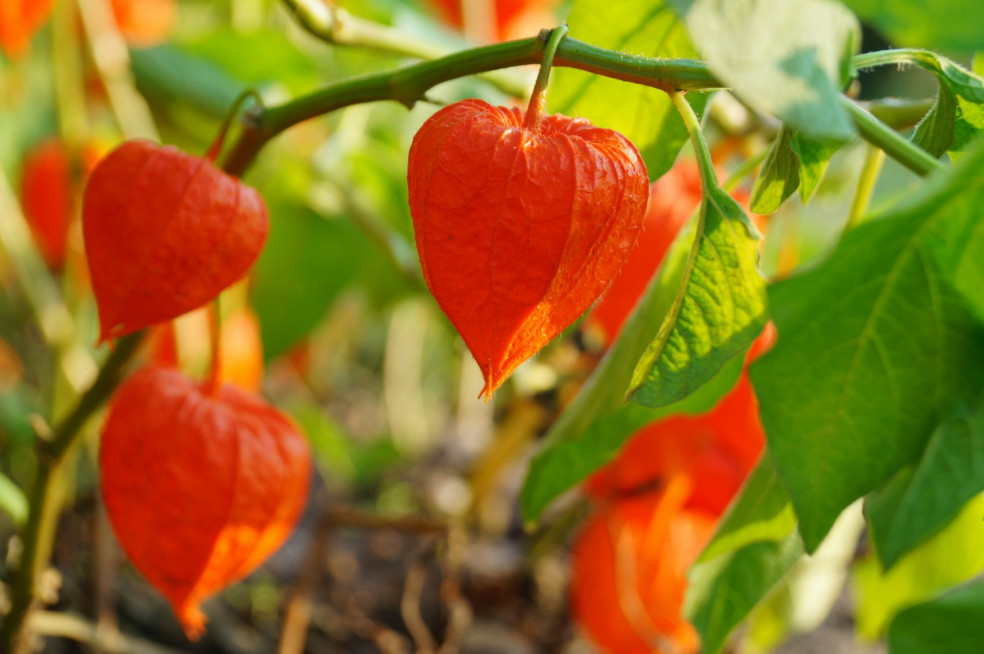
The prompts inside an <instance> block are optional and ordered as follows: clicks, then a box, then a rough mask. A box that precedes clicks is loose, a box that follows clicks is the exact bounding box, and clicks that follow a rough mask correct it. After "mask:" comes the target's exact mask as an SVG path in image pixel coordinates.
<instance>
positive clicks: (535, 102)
mask: <svg viewBox="0 0 984 654" xmlns="http://www.w3.org/2000/svg"><path fill="white" fill-rule="evenodd" d="M543 36H544V35H543V34H542V33H541V35H540V37H541V38H543ZM565 36H567V25H561V26H560V27H557V28H555V29H554V30H553V31H552V32H550V36H549V37H548V38H547V39H545V40H546V42H547V47H546V48H545V49H544V50H543V59H541V60H540V71H539V72H538V73H537V75H536V82H534V84H533V92H532V93H531V94H530V104H529V106H528V107H527V108H526V120H525V121H524V122H523V127H524V128H525V129H527V130H533V131H536V130H538V129H539V128H540V121H541V120H543V112H544V110H545V109H546V106H547V85H548V84H550V70H551V69H552V68H553V60H554V56H556V54H557V47H558V46H559V45H560V43H561V41H563V40H564V37H565Z"/></svg>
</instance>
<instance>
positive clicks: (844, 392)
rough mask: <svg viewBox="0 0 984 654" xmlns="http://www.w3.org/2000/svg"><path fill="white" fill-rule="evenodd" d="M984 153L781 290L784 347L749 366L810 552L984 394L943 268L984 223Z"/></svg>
mask: <svg viewBox="0 0 984 654" xmlns="http://www.w3.org/2000/svg"><path fill="white" fill-rule="evenodd" d="M982 163H984V147H977V148H975V149H974V150H973V152H971V153H968V154H967V155H966V156H965V157H964V158H962V160H961V161H960V162H958V164H957V165H956V166H954V167H953V168H952V169H951V170H949V171H948V172H947V173H946V174H942V175H940V176H938V177H936V178H934V180H932V181H931V182H929V183H927V184H926V185H924V187H923V188H922V189H920V191H919V192H918V193H916V194H913V195H911V196H909V197H907V198H905V199H903V200H902V201H901V202H900V203H899V204H898V205H897V206H895V207H894V208H892V209H890V210H888V211H887V212H885V213H884V214H883V215H880V216H878V217H877V218H873V219H869V220H868V222H866V223H865V224H862V225H861V226H860V227H858V228H856V229H854V230H852V231H851V232H849V233H848V234H847V235H846V236H845V238H844V239H843V240H842V241H841V243H840V246H839V247H838V248H837V250H836V251H835V252H834V253H833V255H831V257H830V258H829V259H827V260H826V261H824V262H822V263H821V264H820V265H818V266H816V267H815V268H813V269H812V270H810V271H808V272H806V273H803V274H801V275H798V276H796V277H793V278H791V279H789V280H786V281H783V282H780V283H777V284H775V285H774V286H772V287H771V288H770V292H769V303H770V311H771V313H772V317H773V320H774V321H775V323H776V327H777V329H778V333H779V340H778V343H777V344H776V346H775V347H774V348H773V349H772V350H771V351H770V352H769V353H768V354H766V355H765V356H764V357H762V359H760V360H759V361H758V362H756V363H755V364H754V365H753V366H752V368H751V375H752V381H753V383H754V385H755V389H756V392H757V395H758V398H759V402H760V408H761V416H762V421H763V424H764V426H765V429H766V433H767V436H768V441H769V448H770V450H771V452H772V454H773V456H774V459H775V462H776V466H777V468H778V470H779V474H780V477H781V478H782V480H783V484H784V485H785V487H786V489H787V490H788V491H789V494H790V497H791V499H792V501H793V505H794V507H795V509H796V513H797V516H798V517H799V525H800V532H801V534H802V535H803V539H804V542H805V545H806V547H807V550H808V551H812V550H813V549H814V548H815V547H816V546H817V545H818V544H819V543H820V541H821V539H822V538H823V536H824V535H825V534H826V533H827V531H828V529H829V528H830V526H831V525H832V524H833V522H834V520H835V519H836V518H837V516H838V515H839V514H840V512H841V510H842V509H844V508H845V507H846V506H848V505H849V504H850V503H851V502H853V501H854V500H855V499H857V498H858V497H861V496H862V495H864V494H865V493H867V492H869V491H870V490H872V489H873V488H875V487H876V486H877V485H878V484H880V483H882V482H883V481H885V480H886V479H888V478H889V477H890V476H891V475H892V474H894V473H895V471H896V470H898V469H899V468H900V467H901V466H903V465H905V464H906V463H908V462H910V461H912V460H913V459H914V458H915V457H916V456H918V455H919V453H920V452H921V451H922V450H923V448H924V446H925V444H926V442H927V440H928V439H929V437H930V435H931V434H932V431H933V429H934V428H935V427H936V424H937V423H938V421H939V420H940V418H941V417H942V416H943V415H945V413H946V412H948V411H950V410H952V409H953V407H955V406H956V405H957V404H958V403H959V402H961V401H964V400H966V399H969V398H970V397H974V396H975V395H976V393H977V391H978V389H979V388H980V386H981V383H982V381H984V380H982V372H984V368H982V367H981V366H973V365H968V364H967V362H968V361H978V360H982V359H984V330H982V327H981V325H980V323H979V322H978V321H976V320H975V319H974V318H973V316H971V315H970V314H969V312H968V311H967V309H966V308H965V305H964V303H963V301H962V299H961V298H960V296H959V295H958V294H957V293H955V292H954V291H953V290H952V289H951V287H950V286H949V285H948V284H947V282H946V279H945V278H944V277H943V275H941V274H940V272H939V270H938V269H937V268H936V266H934V265H933V258H934V253H935V250H937V249H938V248H939V247H940V245H939V242H940V240H941V239H940V236H941V235H945V234H948V233H952V232H954V231H955V232H961V231H964V229H965V227H966V225H968V224H976V223H977V222H979V207H980V206H981V204H982V203H984V174H981V169H982Z"/></svg>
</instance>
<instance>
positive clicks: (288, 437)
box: [99, 367, 311, 638]
mask: <svg viewBox="0 0 984 654" xmlns="http://www.w3.org/2000/svg"><path fill="white" fill-rule="evenodd" d="M310 456H311V455H310V451H309V448H308V445H307V441H306V440H305V439H304V437H303V436H302V435H301V434H300V433H299V432H298V431H297V429H296V428H295V427H294V426H293V425H292V424H291V422H290V421H289V420H287V418H285V417H284V416H283V415H282V414H281V413H279V412H278V411H277V410H275V409H274V408H273V407H271V406H269V405H268V404H266V403H265V402H264V401H263V400H261V399H260V398H258V397H256V396H255V395H252V394H250V393H246V392H244V391H241V390H239V389H238V388H236V387H234V386H231V385H228V384H226V385H223V386H221V387H217V388H212V389H209V388H204V387H203V386H201V385H199V384H196V383H195V382H193V381H192V380H191V379H189V378H188V377H186V376H185V375H184V374H183V373H181V372H180V371H178V370H172V369H166V368H157V367H150V368H144V369H142V370H140V371H138V372H136V373H134V374H133V375H131V376H130V377H129V378H127V379H126V380H125V381H124V382H123V383H122V384H121V385H120V387H119V388H118V389H117V391H116V394H115V395H114V397H113V399H112V402H111V404H110V407H109V413H108V415H107V417H106V423H105V425H104V427H103V432H102V446H101V450H100V461H99V462H100V469H101V472H102V481H101V484H102V494H103V501H104V502H105V504H106V509H107V512H108V514H109V519H110V522H111V523H112V525H113V530H114V531H115V532H116V536H117V538H118V539H119V541H120V544H121V545H122V546H123V549H124V551H126V554H127V556H128V557H129V558H130V561H132V562H133V565H134V566H135V567H136V568H137V569H138V570H140V572H141V573H142V574H143V575H144V576H145V577H146V578H147V580H148V581H149V582H150V583H151V584H153V585H154V587H156V588H157V589H158V590H159V591H160V592H161V593H162V594H163V595H164V596H165V597H166V598H167V599H168V601H169V602H170V603H171V606H172V607H173V608H174V611H175V613H176V614H177V616H178V619H179V620H180V621H181V625H182V626H183V628H184V630H185V632H186V633H187V634H188V636H189V637H190V638H197V637H198V636H199V635H200V634H201V632H202V631H203V629H204V625H205V616H204V614H203V613H202V611H201V609H200V608H199V604H200V603H201V602H202V601H203V600H204V599H206V598H207V597H208V596H210V595H212V594H214V593H216V592H218V591H219V590H221V589H223V588H225V587H226V586H228V585H229V584H231V583H232V582H234V581H236V580H237V579H239V578H241V577H243V576H245V575H246V574H248V573H249V572H250V571H252V570H253V569H254V568H256V567H257V566H258V565H259V564H260V563H262V562H263V561H264V560H265V559H266V558H267V557H268V556H269V555H270V554H272V553H273V552H274V551H275V550H276V549H277V548H279V547H280V545H281V544H282V543H283V542H284V540H285V539H286V538H287V536H288V535H289V534H290V532H291V531H292V529H293V527H294V524H295V522H296V521H297V518H298V516H299V515H300V513H301V510H302V509H303V507H304V504H305V503H306V501H307V495H308V487H309V483H310V477H311V458H310Z"/></svg>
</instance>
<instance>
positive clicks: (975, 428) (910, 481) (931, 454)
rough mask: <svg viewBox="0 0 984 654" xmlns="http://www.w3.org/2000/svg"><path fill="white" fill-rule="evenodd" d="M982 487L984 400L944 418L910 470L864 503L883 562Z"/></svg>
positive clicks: (935, 527) (912, 543) (938, 526)
mask: <svg viewBox="0 0 984 654" xmlns="http://www.w3.org/2000/svg"><path fill="white" fill-rule="evenodd" d="M981 491H984V402H981V401H980V400H979V401H978V402H977V403H976V405H975V406H974V407H973V408H972V409H970V410H966V411H961V412H960V413H959V414H957V415H956V416H954V417H953V418H951V419H949V420H947V421H945V422H943V423H941V424H940V426H939V427H938V428H937V429H936V431H935V432H934V433H933V437H932V438H931V439H930V441H929V444H928V445H927V446H926V451H925V452H924V453H923V456H922V458H921V459H920V461H919V463H918V464H917V466H916V467H915V469H914V470H910V469H904V470H903V471H902V472H900V473H899V474H898V475H896V478H893V479H892V481H891V482H890V483H889V484H887V485H886V486H885V487H884V488H881V489H878V490H876V491H875V492H873V493H872V494H871V495H870V496H869V497H868V501H867V504H866V505H865V514H866V515H867V517H868V522H869V524H870V525H871V534H872V540H873V541H874V544H875V548H876V550H877V552H878V556H879V558H880V559H881V561H882V564H883V565H884V566H885V567H886V568H891V567H892V565H894V564H895V563H896V562H897V561H898V560H899V557H901V556H902V555H904V554H906V553H907V552H909V551H911V550H912V549H913V548H915V547H916V546H918V545H919V544H920V543H922V542H923V541H924V540H926V539H927V538H929V537H930V536H932V535H933V534H935V533H937V532H938V531H939V530H940V529H942V528H943V527H944V526H945V525H946V524H947V523H948V522H949V521H950V520H952V519H953V518H954V517H955V516H956V515H957V514H958V513H959V512H960V509H961V508H963V506H964V504H966V503H967V502H968V501H970V500H971V499H972V498H973V497H974V496H975V495H977V494H978V493H980V492H981Z"/></svg>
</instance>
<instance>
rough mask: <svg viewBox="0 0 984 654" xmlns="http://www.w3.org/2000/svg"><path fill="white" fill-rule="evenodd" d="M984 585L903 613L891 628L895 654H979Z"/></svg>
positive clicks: (975, 584) (983, 629) (983, 625)
mask: <svg viewBox="0 0 984 654" xmlns="http://www.w3.org/2000/svg"><path fill="white" fill-rule="evenodd" d="M982 615H984V581H981V580H978V581H975V582H971V583H968V584H965V585H964V586H961V587H959V588H955V589H953V590H951V591H950V592H948V593H946V594H945V595H942V596H940V597H938V598H936V599H934V600H932V601H930V602H925V603H923V604H918V605H916V606H911V607H909V608H908V609H906V610H905V611H902V612H901V613H899V614H898V615H897V616H896V617H895V619H894V620H892V624H891V625H890V626H889V628H888V651H889V652H891V654H925V652H946V654H978V653H979V652H980V651H981V643H982V642H984V621H982V620H981V616H982Z"/></svg>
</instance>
